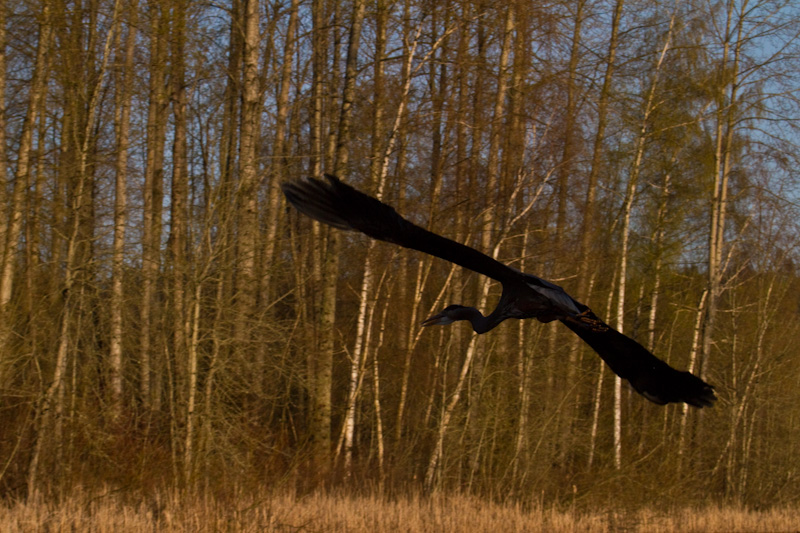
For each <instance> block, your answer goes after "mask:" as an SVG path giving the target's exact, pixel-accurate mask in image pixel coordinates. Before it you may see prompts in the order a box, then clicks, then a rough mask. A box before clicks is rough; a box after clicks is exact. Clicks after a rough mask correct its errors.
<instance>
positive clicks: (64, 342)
mask: <svg viewBox="0 0 800 533" xmlns="http://www.w3.org/2000/svg"><path fill="white" fill-rule="evenodd" d="M119 2H120V0H116V2H115V4H114V11H113V13H112V20H116V17H117V14H118V12H119ZM43 15H44V20H43V25H44V27H43V28H42V31H43V32H47V33H46V34H47V35H49V23H50V21H49V20H48V17H47V15H48V13H47V5H45V7H44V10H43ZM45 27H47V28H48V29H45ZM116 30H117V27H116V24H114V25H112V27H111V30H110V31H109V32H108V34H107V35H106V41H105V45H104V47H103V49H102V58H101V62H100V67H99V69H98V70H97V71H96V79H95V80H93V81H94V82H95V83H94V85H93V86H89V87H87V91H86V93H87V96H88V98H89V101H88V103H87V109H86V110H87V114H86V116H85V122H84V123H83V124H81V126H82V127H83V131H82V132H80V133H81V134H80V135H79V136H76V138H75V139H72V140H71V141H72V143H71V144H72V146H73V147H74V149H75V150H76V151H77V152H78V154H77V168H76V169H75V170H76V177H77V182H76V184H75V188H74V190H73V196H72V199H71V200H72V209H71V210H72V224H71V227H70V228H69V232H70V233H69V238H68V240H67V255H66V268H65V280H64V288H63V290H62V294H63V295H64V301H63V311H62V312H61V316H60V320H59V325H58V344H57V348H56V358H55V364H54V371H53V378H52V380H51V381H50V383H49V384H48V385H47V387H46V389H45V391H44V393H43V395H42V397H41V398H40V399H39V402H38V405H37V406H36V413H35V416H34V422H33V423H34V436H33V444H32V447H31V448H32V451H31V456H30V461H29V463H28V478H27V492H28V499H30V500H34V499H36V497H37V495H38V494H39V490H40V487H39V479H38V474H39V460H40V458H41V455H42V450H43V447H44V442H45V440H44V437H45V432H46V430H47V428H48V426H49V424H50V419H51V415H55V416H54V420H53V422H54V425H55V430H54V433H55V434H56V435H55V438H54V441H55V444H56V448H57V450H56V455H58V456H60V455H61V450H62V447H63V445H64V440H63V438H62V435H60V429H59V428H60V424H61V420H60V418H61V416H62V415H63V412H64V405H63V401H64V394H63V386H64V378H65V377H66V373H67V357H68V355H69V354H68V350H69V346H70V340H71V338H70V337H71V336H70V329H71V326H72V322H73V319H74V318H75V316H78V317H79V316H80V315H81V314H82V309H81V305H82V301H83V294H82V292H83V288H84V285H83V284H82V285H81V289H80V290H79V291H77V292H78V294H75V290H74V289H75V285H76V280H77V277H78V275H79V273H80V270H81V268H82V267H83V265H82V264H81V263H80V262H79V261H80V260H81V257H80V253H79V246H80V241H81V240H82V236H81V229H82V228H81V225H82V223H83V217H82V216H81V213H80V211H81V210H82V209H83V208H84V206H85V203H86V200H85V198H84V195H85V194H86V193H87V191H90V190H91V187H92V183H91V176H89V168H88V164H87V160H88V155H89V148H90V143H91V140H92V139H93V135H92V132H93V131H94V129H95V128H96V127H97V124H96V121H97V117H98V102H99V100H100V96H101V92H102V91H101V87H102V86H103V82H104V79H105V74H106V71H107V66H108V62H109V56H110V55H111V45H112V43H113V41H114V34H115V31H116ZM42 42H43V41H42V40H41V39H40V45H41V44H42ZM90 49H91V48H90ZM38 58H39V54H38V52H37V62H38ZM79 139H80V141H81V142H76V141H78V140H79ZM74 302H77V309H75V310H74V311H75V315H73V306H74V305H76V304H75V303H74Z"/></svg>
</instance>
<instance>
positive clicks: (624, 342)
mask: <svg viewBox="0 0 800 533" xmlns="http://www.w3.org/2000/svg"><path fill="white" fill-rule="evenodd" d="M281 189H282V190H283V193H284V195H285V196H286V199H287V200H288V201H289V203H290V204H292V205H293V206H294V207H295V208H296V209H297V210H298V211H300V212H301V213H303V214H305V215H307V216H309V217H311V218H313V219H315V220H318V221H319V222H322V223H324V224H328V225H330V226H333V227H334V228H338V229H342V230H352V231H359V232H361V233H364V234H366V235H368V236H370V237H372V238H373V239H378V240H381V241H386V242H390V243H393V244H397V245H400V246H403V247H405V248H411V249H413V250H418V251H420V252H423V253H426V254H430V255H433V256H436V257H439V258H441V259H444V260H445V261H450V262H451V263H455V264H457V265H460V266H462V267H464V268H467V269H469V270H473V271H475V272H477V273H479V274H483V275H484V276H488V277H490V278H492V279H494V280H497V281H499V282H500V283H501V284H502V286H503V292H502V295H501V296H500V300H499V302H498V303H497V307H496V308H495V310H494V311H492V312H491V313H490V314H489V315H486V316H484V315H483V314H482V313H481V312H480V311H478V310H477V309H476V308H474V307H466V306H463V305H450V306H448V307H446V308H444V309H443V310H442V311H441V312H440V313H437V314H435V315H433V316H431V317H429V318H428V319H426V320H425V321H424V322H423V323H422V325H423V326H432V325H436V324H438V325H444V324H452V323H453V322H456V321H459V320H467V321H469V322H470V324H472V329H473V330H475V333H478V334H482V333H486V332H487V331H490V330H492V329H493V328H495V327H496V326H497V325H498V324H500V322H502V321H504V320H506V319H508V318H517V319H523V318H535V319H537V320H539V321H540V322H551V321H553V320H559V321H560V322H561V323H562V324H564V325H565V326H566V327H568V328H569V329H570V330H572V332H573V333H575V334H576V335H577V336H578V337H580V338H581V339H582V340H583V341H584V342H585V343H586V344H588V345H589V346H590V347H591V348H592V349H593V350H594V351H595V352H597V354H598V355H599V356H600V357H601V358H602V359H603V361H605V362H606V364H607V365H608V366H609V368H611V370H612V371H613V372H614V373H615V374H616V375H618V376H619V377H621V378H623V379H625V380H627V381H628V382H629V383H630V384H631V386H632V387H633V388H634V390H636V392H638V393H639V394H641V395H642V396H644V397H645V398H647V399H648V400H650V401H652V402H655V403H657V404H660V405H665V404H667V403H671V402H676V403H680V402H685V403H687V404H689V405H693V406H695V407H709V406H711V405H712V404H713V403H714V401H715V400H716V396H715V395H714V387H712V386H711V385H709V384H708V383H706V382H705V381H703V380H702V379H700V378H699V377H697V376H695V375H694V374H691V373H689V372H683V371H680V370H676V369H674V368H672V367H671V366H669V365H668V364H667V363H665V362H664V361H662V360H661V359H659V358H658V357H656V356H655V355H653V354H652V353H650V351H648V350H647V349H646V348H645V347H644V346H642V345H641V344H639V343H638V342H636V341H635V340H633V339H631V338H630V337H627V336H626V335H623V334H622V333H620V332H619V331H617V330H615V329H614V328H612V327H611V326H609V325H608V324H606V323H605V322H603V321H602V320H600V319H599V318H598V317H597V315H595V314H594V312H592V310H591V309H589V308H588V307H587V306H585V305H584V304H582V303H580V302H579V301H577V300H575V299H574V298H572V297H571V296H570V295H569V294H567V293H566V291H564V289H562V288H561V287H559V286H558V285H556V284H555V283H551V282H550V281H547V280H546V279H542V278H540V277H538V276H534V275H533V274H526V273H524V272H521V271H519V270H517V269H515V268H513V267H510V266H508V265H504V264H503V263H500V262H499V261H496V260H495V259H492V258H491V257H489V256H488V255H486V254H484V253H482V252H479V251H478V250H475V249H474V248H471V247H469V246H466V245H463V244H460V243H458V242H455V241H453V240H450V239H448V238H446V237H442V236H441V235H437V234H435V233H432V232H430V231H428V230H426V229H423V228H421V227H420V226H417V225H416V224H414V223H412V222H409V221H408V220H406V219H405V218H403V217H402V216H400V215H399V214H398V213H397V211H395V210H394V209H393V208H392V207H391V206H388V205H386V204H384V203H383V202H381V201H379V200H377V199H375V198H373V197H371V196H368V195H366V194H364V193H362V192H361V191H359V190H357V189H355V188H353V187H351V186H350V185H347V184H346V183H343V182H342V181H340V180H339V179H338V178H336V177H335V176H331V175H325V180H324V181H323V180H320V179H315V178H306V179H302V180H294V181H287V182H284V183H282V184H281Z"/></svg>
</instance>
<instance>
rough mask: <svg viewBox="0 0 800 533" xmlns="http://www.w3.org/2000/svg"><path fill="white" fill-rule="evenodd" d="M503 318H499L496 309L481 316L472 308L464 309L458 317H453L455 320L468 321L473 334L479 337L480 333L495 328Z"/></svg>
mask: <svg viewBox="0 0 800 533" xmlns="http://www.w3.org/2000/svg"><path fill="white" fill-rule="evenodd" d="M503 318H504V317H502V316H500V313H498V311H497V309H495V311H494V312H493V313H491V314H490V315H487V316H483V314H482V313H481V312H480V311H478V310H477V309H475V308H474V307H464V308H463V309H462V310H461V313H460V316H457V317H455V320H469V322H470V323H471V324H472V329H473V330H474V331H475V333H477V334H479V335H480V334H481V333H486V332H487V331H489V330H491V329H494V328H495V326H497V325H498V324H499V323H500V322H502V321H503Z"/></svg>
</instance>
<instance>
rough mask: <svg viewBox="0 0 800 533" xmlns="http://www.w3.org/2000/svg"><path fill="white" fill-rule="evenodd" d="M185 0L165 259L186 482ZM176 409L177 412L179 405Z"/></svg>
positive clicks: (177, 29)
mask: <svg viewBox="0 0 800 533" xmlns="http://www.w3.org/2000/svg"><path fill="white" fill-rule="evenodd" d="M187 7H188V5H187V3H186V1H185V0H175V2H174V4H173V10H172V20H171V22H172V26H171V37H172V38H171V42H170V45H171V46H170V67H171V72H170V74H171V86H170V91H171V96H172V117H173V121H174V136H173V142H172V158H173V165H172V194H171V205H170V236H169V239H170V240H169V252H170V254H169V258H170V266H171V267H172V272H171V276H170V282H171V285H170V289H171V290H170V292H171V294H170V296H171V298H170V303H171V304H172V307H171V317H170V319H171V320H170V325H171V330H172V331H171V333H172V344H171V356H172V360H173V364H172V369H173V376H172V378H171V379H172V385H171V386H173V387H174V390H175V392H176V395H175V396H174V398H173V400H172V401H173V402H174V406H173V407H172V408H171V409H172V411H173V413H175V414H173V416H176V415H177V417H178V419H177V420H174V421H173V422H174V423H175V424H178V423H180V424H182V426H183V430H184V434H183V438H181V435H179V434H178V433H175V434H174V435H173V446H174V448H175V450H182V452H183V453H182V457H181V458H182V460H183V470H182V471H181V474H182V476H183V477H182V481H183V482H184V483H186V482H188V480H189V479H188V478H189V473H190V469H191V465H192V462H193V459H194V457H193V452H194V449H193V447H192V431H193V429H194V418H195V413H194V412H193V411H190V410H189V409H190V408H191V407H192V406H188V405H187V404H186V403H185V402H186V400H187V399H188V398H189V396H190V395H191V394H193V391H194V387H193V386H192V385H193V384H192V383H190V381H189V378H190V370H191V368H192V367H193V365H195V364H196V362H195V361H193V360H192V359H191V358H190V354H189V353H188V342H189V338H188V337H189V325H190V321H189V318H190V317H189V316H188V314H187V310H186V300H187V294H186V290H187V274H188V267H189V263H188V253H187V252H188V231H189V221H188V207H189V206H188V201H189V172H188V153H187V127H188V124H187V120H188V117H187V116H186V108H187V102H186V79H185V78H186V65H185V55H184V54H185V46H186V15H187V13H186V10H187ZM178 408H180V411H178V410H177V409H178Z"/></svg>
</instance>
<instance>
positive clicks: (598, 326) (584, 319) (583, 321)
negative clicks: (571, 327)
mask: <svg viewBox="0 0 800 533" xmlns="http://www.w3.org/2000/svg"><path fill="white" fill-rule="evenodd" d="M567 320H571V321H573V322H577V323H578V324H580V325H582V326H589V328H591V330H592V331H595V332H597V333H603V332H605V331H608V324H606V323H605V322H603V321H602V320H600V319H599V318H597V315H595V314H594V313H593V312H592V310H591V309H586V310H584V311H582V312H581V313H579V314H577V315H575V316H571V317H569V318H568V319H567Z"/></svg>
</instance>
